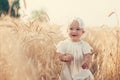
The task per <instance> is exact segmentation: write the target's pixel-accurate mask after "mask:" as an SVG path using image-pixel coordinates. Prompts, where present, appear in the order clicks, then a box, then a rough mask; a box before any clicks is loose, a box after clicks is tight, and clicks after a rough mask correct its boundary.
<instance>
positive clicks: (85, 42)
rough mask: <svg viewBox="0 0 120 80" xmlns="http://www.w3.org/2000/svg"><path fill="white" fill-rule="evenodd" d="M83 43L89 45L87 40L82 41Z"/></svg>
mask: <svg viewBox="0 0 120 80" xmlns="http://www.w3.org/2000/svg"><path fill="white" fill-rule="evenodd" d="M81 42H82V43H83V44H89V43H88V42H87V41H85V40H81Z"/></svg>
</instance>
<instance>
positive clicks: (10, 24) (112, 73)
mask: <svg viewBox="0 0 120 80" xmlns="http://www.w3.org/2000/svg"><path fill="white" fill-rule="evenodd" d="M59 28H60V27H59V26H58V25H55V24H54V25H51V24H49V23H40V22H37V21H29V22H27V23H24V22H21V21H20V20H16V19H11V18H3V19H1V20H0V80H58V77H59V73H60V69H61V63H60V61H59V60H58V59H57V58H56V57H55V54H56V53H55V50H56V48H55V45H56V43H57V42H58V41H60V40H62V39H64V37H63V36H62V35H61V34H60V30H59ZM86 34H87V36H86V37H85V38H84V39H85V40H86V41H88V42H89V43H90V44H91V46H93V48H94V53H93V63H92V66H91V71H92V72H93V74H94V75H95V78H96V80H120V58H119V57H120V54H119V53H120V41H119V39H120V28H87V32H86Z"/></svg>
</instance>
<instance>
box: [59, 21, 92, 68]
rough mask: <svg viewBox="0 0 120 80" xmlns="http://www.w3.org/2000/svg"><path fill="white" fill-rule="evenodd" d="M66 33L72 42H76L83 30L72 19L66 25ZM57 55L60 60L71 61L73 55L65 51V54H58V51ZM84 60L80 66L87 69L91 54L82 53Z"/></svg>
mask: <svg viewBox="0 0 120 80" xmlns="http://www.w3.org/2000/svg"><path fill="white" fill-rule="evenodd" d="M67 32H68V35H69V37H70V39H71V41H72V42H78V41H80V37H81V36H82V35H83V33H84V30H83V29H82V28H80V27H79V23H78V22H77V21H76V20H73V21H72V23H71V24H70V25H69V27H68V30H67ZM58 57H59V59H60V60H61V61H62V62H71V61H73V60H74V57H73V55H71V54H69V53H66V54H60V53H58ZM83 57H84V60H83V62H82V65H81V66H82V68H83V69H88V68H89V64H90V63H91V54H90V53H87V54H84V55H83Z"/></svg>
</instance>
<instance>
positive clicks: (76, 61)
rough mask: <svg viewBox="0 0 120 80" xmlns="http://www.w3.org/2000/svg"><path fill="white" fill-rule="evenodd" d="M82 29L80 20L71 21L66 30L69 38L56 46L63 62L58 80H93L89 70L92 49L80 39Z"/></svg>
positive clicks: (82, 25)
mask: <svg viewBox="0 0 120 80" xmlns="http://www.w3.org/2000/svg"><path fill="white" fill-rule="evenodd" d="M83 27H84V24H83V21H82V20H81V19H80V18H75V19H73V21H72V22H71V23H70V25H69V27H68V29H67V33H68V36H69V38H68V39H66V40H64V41H61V42H59V43H58V45H57V53H58V56H59V59H60V60H61V61H62V62H63V67H62V71H61V74H60V80H93V75H92V73H91V72H90V70H89V64H90V62H91V49H92V47H91V46H90V45H89V44H88V43H87V42H85V41H83V40H81V39H80V37H81V36H82V35H83V33H84V28H83Z"/></svg>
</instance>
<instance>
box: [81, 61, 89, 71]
mask: <svg viewBox="0 0 120 80" xmlns="http://www.w3.org/2000/svg"><path fill="white" fill-rule="evenodd" d="M81 67H82V68H83V69H89V63H88V62H83V63H82V66H81Z"/></svg>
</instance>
